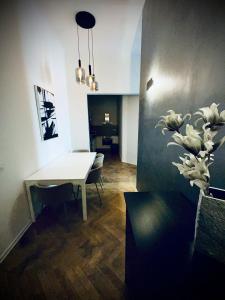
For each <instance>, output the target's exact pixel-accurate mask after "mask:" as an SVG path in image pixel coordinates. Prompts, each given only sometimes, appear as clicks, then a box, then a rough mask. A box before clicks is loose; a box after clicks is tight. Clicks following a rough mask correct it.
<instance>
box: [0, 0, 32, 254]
mask: <svg viewBox="0 0 225 300" xmlns="http://www.w3.org/2000/svg"><path fill="white" fill-rule="evenodd" d="M0 22H1V24H0V35H1V40H2V44H1V60H2V64H1V74H0V76H1V79H0V81H1V82H3V83H4V84H3V85H2V88H1V111H2V112H4V113H2V114H1V118H0V128H4V130H2V131H1V160H2V163H3V164H4V168H3V169H2V170H1V173H0V194H1V195H0V199H1V202H0V220H1V237H0V242H1V244H0V255H1V254H2V253H4V251H5V249H7V248H8V246H9V245H10V243H12V241H13V240H14V239H15V238H16V236H17V235H18V234H19V233H20V232H21V230H22V229H23V228H24V226H26V225H27V223H28V222H29V219H30V215H29V208H28V202H27V199H26V193H25V189H24V187H23V180H24V178H25V177H27V176H28V175H30V174H31V173H32V172H33V171H34V170H35V169H36V168H37V166H38V160H37V158H38V155H37V148H36V141H35V130H34V126H33V124H34V120H33V119H32V115H33V114H32V102H31V100H33V99H31V98H30V93H29V91H31V90H32V92H33V86H29V81H28V78H27V73H26V68H25V62H24V59H23V52H22V40H21V32H20V26H19V22H18V16H17V14H16V12H15V9H12V6H11V4H10V3H9V4H5V6H4V7H3V11H2V15H1V20H0ZM6 28H7V30H6ZM9 49H10V51H9ZM34 105H35V104H34Z"/></svg>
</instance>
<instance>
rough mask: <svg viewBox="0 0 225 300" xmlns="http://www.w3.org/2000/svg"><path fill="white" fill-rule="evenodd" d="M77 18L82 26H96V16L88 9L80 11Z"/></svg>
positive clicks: (86, 27) (89, 27)
mask: <svg viewBox="0 0 225 300" xmlns="http://www.w3.org/2000/svg"><path fill="white" fill-rule="evenodd" d="M75 20H76V22H77V24H78V25H79V26H80V27H82V28H85V29H91V28H93V27H94V26H95V17H94V16H93V15H92V14H91V13H89V12H87V11H79V12H78V13H77V14H76V16H75Z"/></svg>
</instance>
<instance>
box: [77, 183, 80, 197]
mask: <svg viewBox="0 0 225 300" xmlns="http://www.w3.org/2000/svg"><path fill="white" fill-rule="evenodd" d="M79 192H80V186H79V185H78V188H77V199H78V196H79Z"/></svg>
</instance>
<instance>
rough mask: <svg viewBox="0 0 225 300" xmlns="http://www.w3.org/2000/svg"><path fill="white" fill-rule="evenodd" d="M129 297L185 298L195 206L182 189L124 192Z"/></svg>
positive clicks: (126, 277) (126, 276)
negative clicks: (176, 190) (183, 294)
mask: <svg viewBox="0 0 225 300" xmlns="http://www.w3.org/2000/svg"><path fill="white" fill-rule="evenodd" d="M125 201H126V208H127V214H126V266H125V282H126V286H127V291H128V296H129V299H130V298H132V299H161V298H164V297H165V299H182V298H180V294H181V293H183V291H184V289H185V282H186V277H187V274H188V272H189V266H190V259H191V254H192V246H193V238H194V220H195V209H194V208H193V207H192V205H191V203H190V202H189V201H188V200H187V199H186V198H185V197H184V196H182V195H181V194H180V193H176V192H167V193H153V192H148V193H139V192H138V193H125Z"/></svg>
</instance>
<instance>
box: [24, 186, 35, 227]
mask: <svg viewBox="0 0 225 300" xmlns="http://www.w3.org/2000/svg"><path fill="white" fill-rule="evenodd" d="M25 185H26V191H27V199H28V204H29V208H30V215H31V220H32V222H35V214H34V209H33V204H32V198H31V193H30V186H31V185H30V184H29V183H26V184H25Z"/></svg>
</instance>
